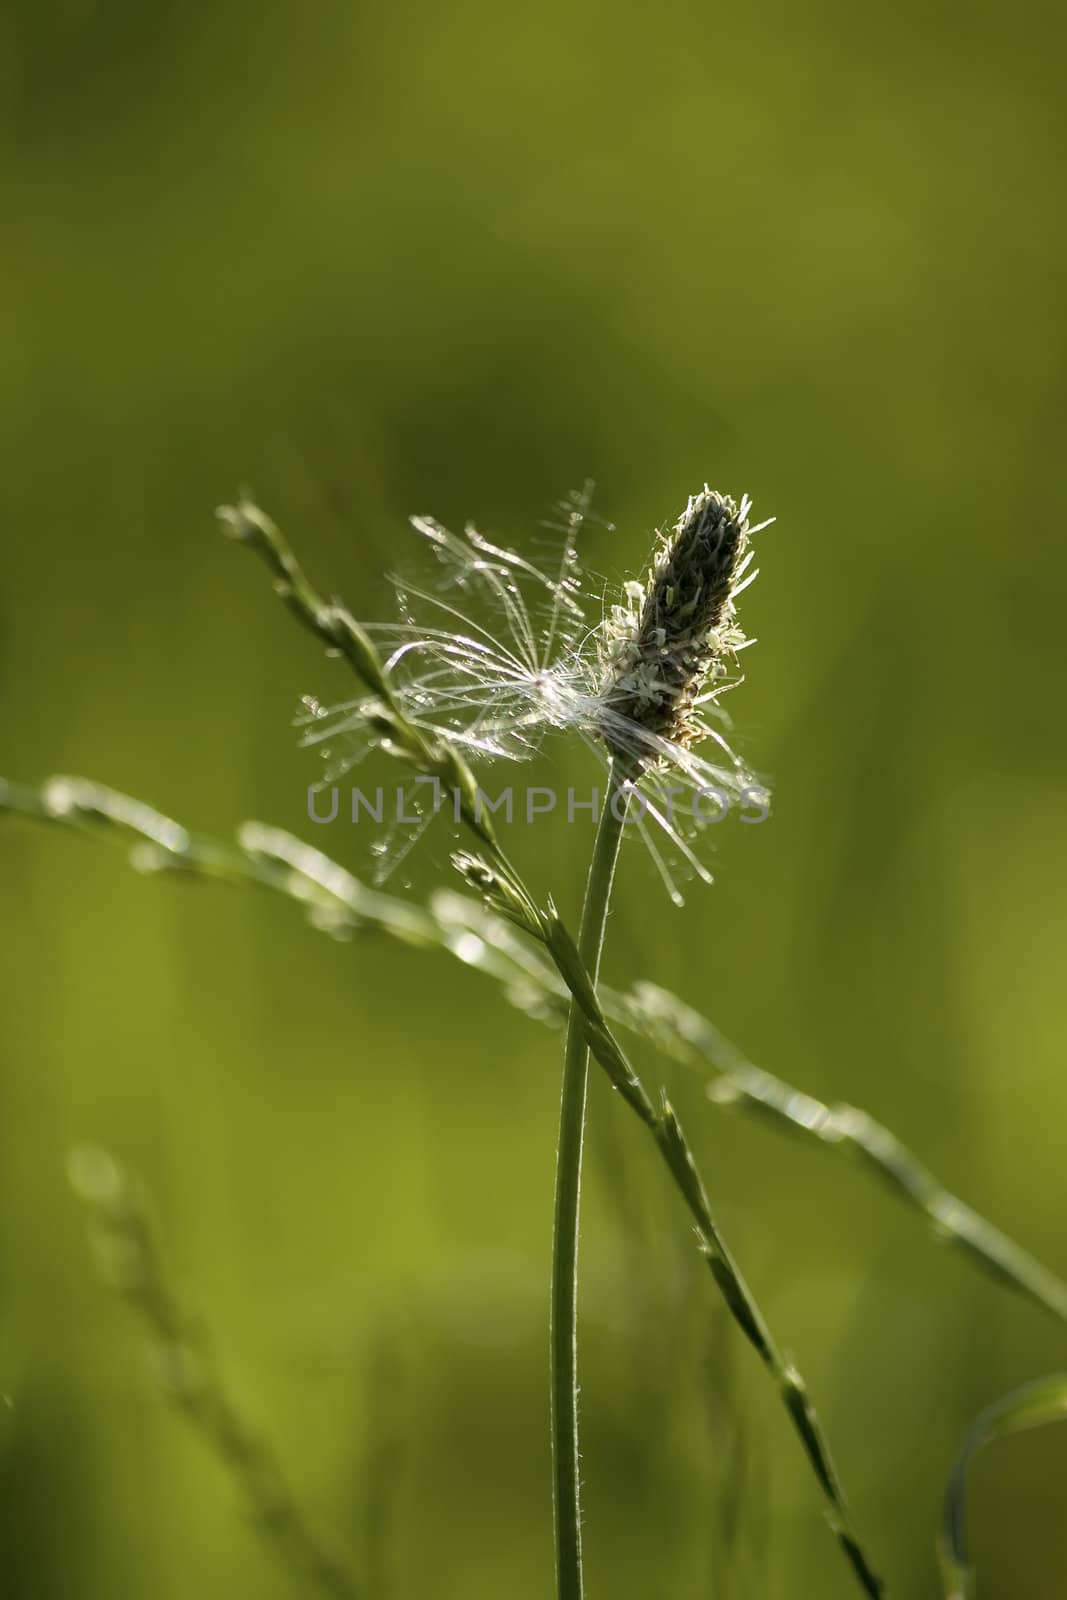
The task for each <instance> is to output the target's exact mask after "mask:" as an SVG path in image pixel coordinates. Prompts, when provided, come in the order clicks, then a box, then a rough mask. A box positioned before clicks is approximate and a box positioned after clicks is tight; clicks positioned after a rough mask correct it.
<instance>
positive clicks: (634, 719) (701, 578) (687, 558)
mask: <svg viewBox="0 0 1067 1600" xmlns="http://www.w3.org/2000/svg"><path fill="white" fill-rule="evenodd" d="M750 509H751V508H750V504H749V502H748V500H747V499H744V500H742V502H741V504H740V505H739V506H738V505H735V503H734V501H733V500H730V499H728V498H727V497H726V496H724V495H720V494H717V493H716V492H715V491H714V490H713V489H708V488H707V487H705V488H704V490H703V492H702V493H700V494H696V495H693V496H692V497H691V498H690V500H689V504H688V505H687V506H686V509H685V512H684V514H683V515H682V517H680V518H679V520H678V522H677V523H676V524H675V525H674V527H673V528H671V529H670V530H669V531H668V532H667V533H666V534H664V535H661V542H660V545H659V548H658V549H657V550H656V552H655V555H654V557H653V560H652V564H651V568H650V571H649V576H648V581H647V584H646V585H645V586H644V588H643V590H642V588H641V586H640V585H636V584H635V585H631V586H630V599H631V603H632V609H630V610H629V611H628V610H627V609H626V608H625V607H624V608H621V611H620V613H618V614H617V615H616V617H615V618H614V626H613V629H612V640H611V647H610V649H609V651H608V655H607V662H606V674H605V686H604V697H605V701H606V704H607V705H608V706H609V707H610V710H611V712H612V713H614V714H615V716H617V717H621V718H625V719H626V720H627V721H629V722H631V723H636V724H637V725H638V726H640V727H642V728H644V729H645V730H646V731H647V732H648V733H650V734H652V735H653V736H655V737H656V738H660V739H664V740H667V741H669V742H670V743H672V744H675V745H679V746H681V747H682V748H683V749H687V748H688V747H689V746H690V745H691V744H694V743H695V742H696V741H697V740H698V739H700V738H702V737H703V736H704V733H705V732H706V729H705V728H704V727H703V725H702V723H701V722H700V719H699V716H698V715H697V713H698V710H699V707H700V706H701V705H702V704H706V703H707V702H708V701H710V700H712V699H714V698H715V696H716V694H718V693H721V692H722V691H723V689H724V688H726V687H728V684H727V681H726V680H727V678H728V677H729V663H730V662H732V661H733V659H734V657H735V656H736V654H737V652H738V651H739V650H740V649H741V648H742V647H743V646H744V644H745V643H746V640H745V638H744V635H743V634H742V632H741V630H740V629H739V628H738V627H737V625H736V620H735V605H734V602H735V599H736V597H737V595H738V594H739V593H740V591H741V589H742V588H744V587H746V584H747V583H748V582H751V579H752V577H754V576H755V573H752V574H751V575H750V576H749V577H748V578H747V579H746V578H745V573H746V571H747V569H748V566H749V564H750V562H751V559H752V552H751V548H750V544H749V540H750V536H751V532H752V531H753V530H751V529H750V528H749V525H748V513H749V510H750ZM611 720H612V721H614V717H613V718H612V719H611Z"/></svg>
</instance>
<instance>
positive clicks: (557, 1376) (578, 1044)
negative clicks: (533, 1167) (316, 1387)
mask: <svg viewBox="0 0 1067 1600" xmlns="http://www.w3.org/2000/svg"><path fill="white" fill-rule="evenodd" d="M626 777H627V774H626V772H625V770H622V769H621V763H619V762H616V763H615V765H614V767H613V770H612V781H611V783H610V784H609V787H608V794H607V800H606V803H605V806H604V809H603V812H602V813H601V816H600V822H599V825H598V827H597V833H596V842H595V844H594V846H593V857H592V861H591V863H590V867H589V877H588V879H587V881H586V888H585V901H584V904H583V907H582V922H581V929H580V932H579V935H578V951H579V954H580V956H581V959H582V961H583V963H584V965H585V967H586V969H587V971H588V973H589V975H590V978H591V979H592V981H593V983H594V984H595V983H596V982H597V979H598V977H599V974H600V957H601V953H602V951H603V948H604V935H605V932H606V929H607V921H608V910H609V907H610V904H611V889H612V884H613V882H614V878H615V867H616V863H617V862H618V858H619V847H620V845H621V843H622V835H623V827H624V824H625V820H626V805H627V795H626V791H625V788H624V781H625V779H626ZM620 799H621V802H622V803H621V804H620V803H619V801H620ZM588 1086H589V1041H588V1038H587V1035H586V1028H585V1017H584V1015H583V1012H582V1009H581V1007H580V1005H579V1003H578V1001H577V999H572V1001H571V1006H570V1015H569V1017H568V1020H567V1042H566V1047H565V1050H564V1057H563V1088H562V1095H561V1103H560V1119H559V1146H558V1151H557V1156H556V1198H555V1217H554V1224H553V1235H552V1309H551V1335H550V1337H551V1367H552V1372H551V1384H552V1389H551V1394H552V1470H553V1489H554V1498H553V1510H554V1514H555V1519H556V1562H557V1570H556V1585H557V1589H558V1592H559V1596H560V1600H580V1597H581V1595H582V1592H583V1578H582V1508H581V1452H580V1449H579V1432H578V1235H579V1225H580V1213H581V1188H582V1150H583V1145H584V1141H585V1108H586V1100H587V1096H588Z"/></svg>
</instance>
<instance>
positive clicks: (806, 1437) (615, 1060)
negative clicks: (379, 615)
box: [220, 502, 883, 1597]
mask: <svg viewBox="0 0 1067 1600" xmlns="http://www.w3.org/2000/svg"><path fill="white" fill-rule="evenodd" d="M220 516H221V520H222V522H223V525H224V527H225V528H226V530H227V532H228V533H229V534H230V536H231V537H233V538H235V539H236V540H238V541H239V542H240V543H243V544H247V545H248V546H249V547H250V548H252V549H253V550H255V551H256V553H257V554H258V555H259V556H260V557H261V558H262V559H263V560H264V562H265V563H266V565H267V567H268V569H269V570H270V571H271V572H272V573H273V575H274V579H275V591H276V593H277V594H278V596H279V598H281V599H282V600H283V601H284V602H285V603H286V605H287V606H288V607H289V609H290V610H292V611H293V612H294V613H295V615H296V616H297V617H298V619H299V620H300V621H302V622H303V623H304V624H305V625H306V626H307V627H309V628H310V629H311V630H312V632H313V633H315V634H316V635H317V637H318V638H319V639H320V640H321V641H322V642H323V643H324V644H325V645H326V646H327V649H328V650H329V652H330V653H331V654H334V655H339V656H342V657H343V658H344V659H345V660H346V662H347V663H348V665H349V666H350V667H351V668H352V670H353V671H354V672H355V674H356V676H357V678H358V679H359V681H360V682H361V683H362V684H363V685H364V687H365V688H366V689H367V690H368V691H369V693H370V696H371V698H370V700H369V701H368V702H367V704H366V705H365V707H364V708H363V717H364V720H365V721H366V722H367V724H368V725H369V726H371V727H373V728H374V729H375V731H376V733H377V734H378V737H379V741H380V744H381V747H382V748H383V750H385V751H386V752H387V753H388V754H390V755H393V756H395V757H397V758H399V759H400V760H401V761H403V762H405V763H406V764H407V765H408V766H410V767H411V768H412V769H413V770H414V771H416V772H418V773H419V774H420V775H422V776H426V777H429V778H431V779H434V780H436V781H437V782H438V783H440V784H442V785H443V786H444V787H445V788H446V790H447V791H448V792H449V793H451V794H453V795H454V796H455V803H456V812H457V816H458V817H459V819H460V820H461V821H462V822H463V823H464V824H465V826H466V827H467V828H468V829H469V830H470V831H471V833H472V834H473V836H474V838H475V841H476V844H477V847H478V853H477V854H474V855H468V854H460V855H457V856H455V857H453V861H454V864H455V866H456V868H457V870H458V871H459V872H460V874H461V876H462V877H463V878H464V879H465V881H466V882H467V884H468V886H469V887H471V888H474V889H476V890H477V891H478V893H479V894H480V895H481V896H482V898H483V899H484V900H485V902H486V904H487V905H488V906H489V907H490V908H491V909H492V910H493V911H495V912H497V913H498V914H499V915H501V916H503V917H505V918H507V919H508V920H509V921H510V922H513V923H514V924H515V925H516V926H517V927H519V928H521V929H522V930H523V932H525V933H527V934H529V935H530V936H531V937H532V938H534V939H536V940H539V941H540V942H541V943H542V944H543V945H544V947H545V949H546V950H547V952H548V954H549V956H550V958H551V960H552V962H553V964H554V965H555V967H556V970H557V972H558V973H559V976H560V977H561V978H562V980H563V983H564V984H565V986H566V988H567V990H568V992H569V994H570V997H571V1002H572V1006H573V1009H574V1015H575V1017H576V1019H577V1020H579V1021H580V1023H581V1027H582V1029H583V1031H584V1033H585V1037H586V1042H587V1045H588V1048H589V1050H590V1051H591V1053H592V1055H593V1056H594V1057H595V1059H596V1060H597V1062H598V1063H599V1064H600V1066H601V1067H602V1068H603V1069H604V1071H605V1072H606V1074H607V1076H608V1078H609V1080H610V1081H611V1083H612V1085H613V1087H614V1088H615V1089H616V1090H617V1091H618V1093H619V1094H620V1096H621V1097H622V1099H623V1100H625V1101H626V1103H627V1105H628V1106H629V1107H630V1109H631V1110H632V1111H633V1112H635V1113H636V1115H637V1116H638V1117H639V1119H640V1120H641V1122H642V1123H643V1124H644V1126H645V1127H646V1128H647V1130H648V1131H649V1133H650V1134H651V1135H652V1137H653V1139H654V1141H655V1144H656V1147H657V1149H658V1151H659V1154H660V1156H661V1157H662V1159H663V1162H664V1163H665V1165H666V1168H667V1171H668V1173H669V1174H670V1176H671V1178H672V1180H673V1182H674V1184H675V1186H676V1188H677V1189H678V1190H679V1192H680V1193H681V1195H682V1198H683V1199H684V1201H685V1203H686V1205H687V1207H688V1210H689V1212H690V1215H691V1217H692V1219H693V1221H694V1223H695V1226H696V1232H697V1238H698V1242H699V1244H700V1247H701V1250H702V1252H703V1254H704V1255H705V1257H706V1259H707V1261H708V1264H709V1266H710V1268H711V1272H712V1276H713V1278H714V1280H715V1282H716V1284H717V1286H718V1288H719V1291H720V1293H721V1294H722V1296H723V1298H724V1300H725V1302H726V1304H727V1306H728V1307H729V1309H730V1311H731V1313H732V1315H733V1317H734V1320H735V1321H736V1322H737V1323H738V1325H739V1327H740V1328H741V1329H742V1331H743V1332H744V1334H745V1335H746V1337H747V1338H748V1339H749V1341H750V1342H751V1343H752V1344H753V1346H754V1347H755V1349H756V1351H757V1353H758V1354H759V1356H760V1359H761V1360H762V1361H763V1363H764V1365H765V1366H766V1368H767V1370H768V1371H769V1373H770V1374H771V1376H772V1378H773V1379H774V1380H775V1383H776V1385H777V1387H778V1390H779V1394H780V1396H781V1399H782V1401H783V1403H784V1405H785V1408H786V1411H787V1413H788V1415H789V1418H790V1421H791V1423H792V1425H793V1428H794V1430H795V1432H796V1434H797V1436H798V1438H799V1440H800V1443H801V1445H802V1446H803V1449H804V1452H805V1454H806V1456H807V1458H808V1461H809V1463H810V1465H811V1468H812V1471H813V1472H814V1475H815V1478H816V1480H817V1482H818V1485H819V1488H820V1490H821V1492H822V1495H823V1497H824V1500H825V1502H826V1505H827V1515H828V1520H829V1522H830V1525H831V1528H832V1530H833V1532H834V1534H835V1536H836V1537H837V1539H838V1541H839V1543H840V1545H841V1547H842V1549H843V1551H844V1553H845V1555H846V1557H847V1559H848V1561H849V1564H850V1566H851V1568H852V1571H853V1573H854V1575H855V1577H856V1579H857V1581H858V1583H859V1584H860V1587H861V1588H862V1589H863V1591H864V1593H865V1594H867V1595H868V1596H874V1597H877V1596H879V1595H881V1594H882V1592H883V1590H882V1584H881V1581H880V1579H879V1578H878V1577H877V1576H876V1574H875V1572H874V1569H873V1567H872V1565H871V1563H870V1561H869V1560H868V1558H867V1556H866V1554H865V1552H864V1550H863V1548H862V1546H861V1544H860V1541H859V1539H858V1537H857V1535H856V1532H855V1529H854V1526H853V1523H852V1519H851V1515H850V1513H849V1510H848V1508H847V1504H846V1501H845V1497H844V1493H843V1490H842V1487H841V1483H840V1479H839V1478H838V1475H837V1471H836V1468H835V1467H834V1465H833V1460H832V1457H831V1454H830V1450H829V1445H828V1444H827V1441H826V1438H825V1435H824V1434H823V1431H822V1427H821V1424H820V1423H819V1420H818V1417H817V1415H816V1413H815V1410H814V1407H813V1406H812V1404H811V1401H810V1399H809V1398H808V1394H807V1390H806V1388H805V1385H804V1383H803V1380H802V1379H801V1377H800V1374H799V1373H798V1372H797V1371H796V1369H795V1368H794V1367H792V1366H791V1365H790V1364H788V1363H787V1362H786V1361H785V1360H784V1358H783V1356H782V1354H781V1352H780V1351H779V1349H778V1346H777V1345H776V1344H775V1342H774V1340H773V1339H772V1338H771V1336H770V1332H769V1330H768V1328H767V1325H766V1323H765V1321H764V1319H763V1316H762V1313H761V1312H760V1311H759V1308H758V1306H757V1305H756V1302H755V1300H754V1298H753V1296H752V1294H751V1291H750V1290H749V1289H748V1286H747V1285H746V1283H745V1281H744V1279H743V1278H742V1276H741V1274H740V1272H739V1271H738V1269H737V1266H736V1264H735V1262H734V1260H733V1258H732V1256H731V1255H730V1252H729V1251H728V1249H727V1247H726V1245H725V1242H724V1240H723V1238H722V1235H721V1233H720V1232H719V1230H718V1228H717V1226H716V1224H715V1222H714V1220H713V1218H712V1215H711V1210H710V1206H709V1203H708V1199H707V1192H706V1189H705V1187H704V1184H703V1181H702V1179H701V1178H700V1176H699V1174H698V1172H697V1169H696V1164H695V1161H694V1159H693V1154H692V1151H691V1149H690V1146H689V1144H688V1142H687V1141H686V1139H685V1136H684V1134H683V1132H682V1129H681V1126H680V1124H679V1123H678V1119H677V1117H676V1116H675V1113H674V1111H673V1109H672V1107H671V1106H670V1104H669V1102H668V1100H667V1098H666V1095H665V1094H664V1095H663V1097H662V1101H661V1106H660V1108H659V1109H658V1110H657V1109H656V1107H655V1106H654V1105H653V1103H652V1101H651V1100H650V1099H649V1097H648V1094H647V1092H646V1090H645V1088H644V1085H643V1084H642V1083H641V1080H640V1078H639V1077H638V1076H637V1073H636V1072H635V1071H634V1069H633V1066H632V1065H631V1063H630V1062H629V1060H628V1059H627V1057H626V1054H625V1052H624V1051H623V1049H622V1047H621V1046H620V1044H619V1043H618V1040H617V1039H616V1038H615V1036H614V1034H613V1033H612V1030H611V1028H610V1026H609V1023H608V1020H607V1017H606V1016H605V1014H604V1011H603V1008H602V1007H601V1005H600V1002H599V1000H598V998H597V993H596V983H595V981H594V978H593V976H592V975H591V973H590V971H589V968H588V966H587V965H586V962H585V961H584V960H583V957H582V952H581V949H580V948H579V945H578V944H576V942H575V940H574V938H573V936H572V935H571V933H570V931H569V929H568V928H567V926H566V924H565V923H564V922H563V920H562V918H561V917H560V915H559V913H558V911H557V909H556V907H555V905H554V903H553V902H552V900H551V899H549V901H548V903H547V905H546V906H545V907H544V908H542V907H541V906H539V905H538V903H537V901H536V900H535V898H534V896H533V895H532V893H531V892H530V890H529V889H528V888H527V886H526V884H525V883H524V882H523V880H522V878H521V876H520V875H519V873H518V872H517V870H516V869H515V867H514V866H513V865H512V863H511V862H510V861H509V859H508V857H507V855H506V854H505V852H504V850H503V848H502V847H501V845H500V842H499V840H498V838H497V836H496V833H495V830H494V829H493V826H492V823H491V822H490V820H489V818H488V817H487V816H486V815H485V810H484V807H483V806H482V805H481V804H480V800H479V792H478V788H477V784H476V783H475V780H474V776H473V774H472V773H471V771H470V768H469V766H468V765H467V763H466V761H465V760H464V758H463V756H462V755H461V754H460V752H459V750H458V749H457V748H456V747H455V746H454V745H453V744H452V743H451V742H450V740H449V739H448V738H447V737H446V736H445V735H443V734H442V733H440V732H436V733H434V734H433V735H430V734H427V733H426V732H424V731H423V730H422V729H421V728H419V727H417V726H415V724H413V723H412V722H411V720H410V718H409V717H408V716H407V715H406V713H405V711H404V708H403V706H402V705H401V704H400V702H399V700H398V698H397V697H396V695H395V694H394V693H393V690H392V688H391V686H390V683H389V678H388V674H387V672H386V670H385V668H384V665H383V663H382V661H381V659H380V657H379V655H378V652H377V650H376V649H375V647H374V645H373V643H372V642H371V640H370V637H369V636H368V634H367V633H366V630H365V629H363V628H362V627H361V626H360V625H359V624H358V623H357V622H356V621H355V620H354V619H353V618H352V616H351V614H350V613H349V612H348V611H347V610H346V609H345V608H344V607H343V606H342V605H340V604H339V603H333V604H329V603H327V602H326V601H325V600H324V599H323V598H322V596H321V595H319V594H318V592H317V591H316V590H315V588H314V587H313V585H312V584H311V583H310V581H309V580H308V578H307V576H306V574H305V573H304V571H303V569H302V567H301V566H300V564H299V562H298V561H297V560H296V557H295V555H294V554H293V552H292V549H291V548H290V546H289V544H288V542H287V540H286V539H285V538H284V537H283V535H282V533H281V532H280V530H279V529H278V528H277V527H276V526H275V524H274V523H273V522H271V520H270V519H269V518H268V517H266V516H265V515H264V514H263V512H261V511H260V510H259V508H258V507H256V506H253V505H251V504H250V503H248V502H242V504H240V505H239V506H236V507H227V508H225V509H224V510H223V511H222V512H221V513H220ZM700 527H701V528H702V527H703V523H702V524H701V525H700ZM698 531H699V530H698ZM676 579H677V581H679V582H683V584H684V582H685V581H688V578H687V576H686V575H684V574H683V575H682V576H681V577H679V576H678V575H675V576H674V577H672V585H673V584H674V582H675V580H676ZM671 592H674V590H673V588H672V591H671ZM557 1527H558V1524H557ZM574 1555H575V1558H576V1559H577V1560H579V1561H580V1549H576V1550H575V1552H574ZM560 1566H561V1563H560V1562H559V1560H558V1559H557V1567H558V1568H559V1567H560ZM575 1592H576V1593H580V1592H581V1591H580V1579H579V1589H578V1590H577V1591H575Z"/></svg>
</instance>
